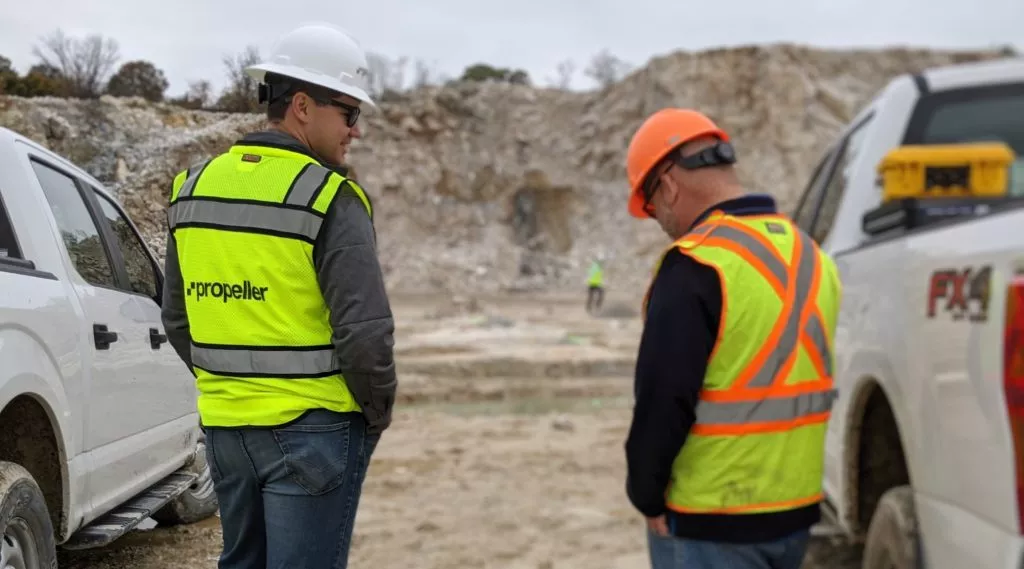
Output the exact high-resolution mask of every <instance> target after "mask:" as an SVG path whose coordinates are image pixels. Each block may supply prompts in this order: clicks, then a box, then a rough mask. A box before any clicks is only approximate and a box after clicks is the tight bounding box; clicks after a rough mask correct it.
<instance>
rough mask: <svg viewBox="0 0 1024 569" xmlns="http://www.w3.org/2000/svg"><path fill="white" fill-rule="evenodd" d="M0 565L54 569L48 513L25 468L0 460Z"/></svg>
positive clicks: (5, 567) (50, 525)
mask: <svg viewBox="0 0 1024 569" xmlns="http://www.w3.org/2000/svg"><path fill="white" fill-rule="evenodd" d="M0 567H3V568H4V569H8V568H10V569H57V545H56V543H55V541H54V537H53V524H52V523H51V522H50V512H49V511H48V510H47V509H46V500H45V499H44V498H43V493H42V491H40V490H39V485H38V484H36V481H35V479H34V478H32V475H31V474H29V473H28V471H27V470H25V469H24V468H22V467H20V466H18V465H17V464H14V463H11V462H0Z"/></svg>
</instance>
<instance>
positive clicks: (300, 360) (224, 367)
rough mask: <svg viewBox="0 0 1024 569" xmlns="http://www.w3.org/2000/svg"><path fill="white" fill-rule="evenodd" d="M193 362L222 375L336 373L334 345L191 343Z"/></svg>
mask: <svg viewBox="0 0 1024 569" xmlns="http://www.w3.org/2000/svg"><path fill="white" fill-rule="evenodd" d="M192 361H193V363H194V364H195V365H196V366H198V367H200V368H202V369H204V370H207V371H210V372H214V373H219V374H224V375H232V374H234V375H239V376H263V377H282V376H283V377H289V376H290V377H302V376H318V375H319V376H323V375H329V374H332V373H338V372H339V371H340V370H339V369H338V366H337V363H336V361H335V357H334V349H333V348H330V347H324V348H321V349H317V350H276V349H275V350H265V349H264V350H244V349H236V348H228V349H224V348H208V347H200V346H196V345H195V344H193V345H192Z"/></svg>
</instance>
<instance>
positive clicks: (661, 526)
mask: <svg viewBox="0 0 1024 569" xmlns="http://www.w3.org/2000/svg"><path fill="white" fill-rule="evenodd" d="M647 529H649V530H651V533H653V534H654V535H657V536H661V537H668V523H667V522H666V521H665V514H662V515H660V516H657V517H654V518H647Z"/></svg>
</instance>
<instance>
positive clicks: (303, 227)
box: [168, 198, 323, 242]
mask: <svg viewBox="0 0 1024 569" xmlns="http://www.w3.org/2000/svg"><path fill="white" fill-rule="evenodd" d="M322 223H323V218H322V217H320V216H319V215H317V214H316V213H313V212H310V211H305V210H301V209H288V208H283V207H281V206H280V205H277V204H272V203H271V204H266V205H263V204H254V203H230V202H221V201H212V200H204V199H202V198H196V199H191V200H186V201H176V202H174V203H173V204H172V205H171V207H170V210H169V212H168V224H169V226H170V229H171V230H172V231H173V230H174V229H175V228H177V227H179V226H183V225H184V226H188V225H199V226H203V225H205V226H212V227H223V228H226V229H232V228H234V229H240V230H243V231H245V230H252V231H254V232H260V231H264V232H267V231H270V232H274V233H276V234H278V235H282V236H286V237H297V238H301V239H304V240H305V241H309V242H313V241H315V240H316V236H317V234H318V233H319V232H320V225H321V224H322Z"/></svg>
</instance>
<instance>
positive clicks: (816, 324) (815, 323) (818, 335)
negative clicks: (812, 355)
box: [805, 314, 832, 377]
mask: <svg viewBox="0 0 1024 569" xmlns="http://www.w3.org/2000/svg"><path fill="white" fill-rule="evenodd" d="M805 331H806V332H807V336H808V337H810V339H811V344H813V345H814V347H815V348H816V349H817V350H818V354H819V355H820V356H821V359H822V363H823V364H825V373H827V374H828V375H829V377H831V376H832V353H831V351H829V349H828V340H827V339H826V338H825V325H824V324H823V323H822V322H821V319H820V318H818V317H817V315H814V314H812V315H811V317H810V319H808V320H807V328H806V330H805Z"/></svg>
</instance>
